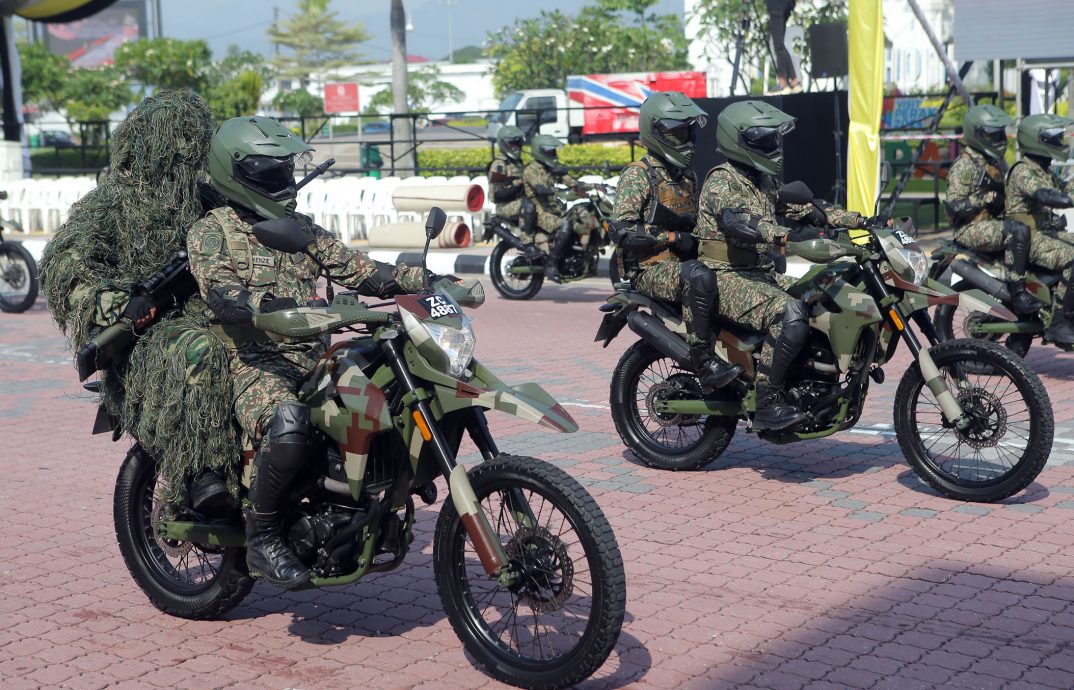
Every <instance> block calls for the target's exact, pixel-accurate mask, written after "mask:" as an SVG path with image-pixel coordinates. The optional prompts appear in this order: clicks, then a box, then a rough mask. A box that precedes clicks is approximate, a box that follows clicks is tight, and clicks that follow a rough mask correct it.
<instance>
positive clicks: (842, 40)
mask: <svg viewBox="0 0 1074 690" xmlns="http://www.w3.org/2000/svg"><path fill="white" fill-rule="evenodd" d="M807 34H808V38H809V59H810V62H811V64H812V68H811V69H810V75H811V76H812V77H813V78H814V79H821V78H824V77H845V76H846V75H847V72H848V71H849V66H848V64H849V63H848V59H847V25H846V22H831V23H829V24H814V25H813V26H811V27H809V29H808V31H807Z"/></svg>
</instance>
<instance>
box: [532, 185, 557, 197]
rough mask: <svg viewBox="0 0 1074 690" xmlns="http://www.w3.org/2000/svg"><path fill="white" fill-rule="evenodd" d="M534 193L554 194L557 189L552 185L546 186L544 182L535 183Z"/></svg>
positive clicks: (546, 195)
mask: <svg viewBox="0 0 1074 690" xmlns="http://www.w3.org/2000/svg"><path fill="white" fill-rule="evenodd" d="M533 193H534V194H536V195H537V196H542V197H548V196H554V195H555V193H556V191H555V190H554V189H552V188H551V187H546V186H545V185H543V184H535V185H533Z"/></svg>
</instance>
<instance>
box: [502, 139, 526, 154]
mask: <svg viewBox="0 0 1074 690" xmlns="http://www.w3.org/2000/svg"><path fill="white" fill-rule="evenodd" d="M522 141H523V139H522V137H504V139H503V141H501V142H500V148H501V149H503V150H504V152H505V153H507V152H510V153H518V152H520V151H521V150H522Z"/></svg>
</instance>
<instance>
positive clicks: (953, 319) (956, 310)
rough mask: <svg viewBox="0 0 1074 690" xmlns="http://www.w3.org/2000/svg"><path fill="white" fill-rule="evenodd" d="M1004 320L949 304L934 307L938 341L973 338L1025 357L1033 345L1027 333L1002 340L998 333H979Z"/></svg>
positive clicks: (1009, 336) (1030, 336)
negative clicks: (982, 326)
mask: <svg viewBox="0 0 1074 690" xmlns="http://www.w3.org/2000/svg"><path fill="white" fill-rule="evenodd" d="M1003 321H1004V319H1000V318H998V317H994V316H989V315H988V314H985V313H984V312H979V311H975V310H973V309H967V308H965V307H956V306H954V305H950V304H941V305H940V306H938V307H936V311H935V314H934V319H933V322H934V323H935V325H936V333H937V335H939V336H940V340H941V341H944V340H954V339H955V338H973V339H974V340H982V341H986V342H991V343H997V344H1003V345H1004V346H1006V348H1007V349H1008V350H1010V351H1011V352H1013V353H1014V354H1016V355H1018V356H1019V357H1025V356H1026V353H1027V352H1029V346H1030V345H1032V344H1033V336H1032V335H1030V334H1028V333H1012V334H1010V335H1008V336H1007V337H1006V338H1004V337H1003V336H1002V335H1000V334H998V333H981V332H980V330H979V327H980V326H981V325H983V324H986V323H998V322H1003Z"/></svg>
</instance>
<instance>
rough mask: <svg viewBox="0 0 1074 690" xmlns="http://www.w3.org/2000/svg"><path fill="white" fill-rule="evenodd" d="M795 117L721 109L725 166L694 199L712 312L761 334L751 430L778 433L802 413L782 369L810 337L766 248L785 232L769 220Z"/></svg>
mask: <svg viewBox="0 0 1074 690" xmlns="http://www.w3.org/2000/svg"><path fill="white" fill-rule="evenodd" d="M793 128H794V118H792V117H791V116H790V115H787V114H786V113H784V112H782V111H780V110H778V109H776V108H774V107H773V106H771V105H769V104H767V103H762V102H758V101H741V102H738V103H732V104H731V105H729V106H727V107H726V108H724V110H723V111H722V112H721V113H720V116H719V117H718V118H717V120H716V146H717V148H718V149H719V150H720V152H721V153H723V154H724V156H726V157H727V158H728V162H726V163H724V164H723V165H719V166H717V167H715V168H713V169H712V170H711V171H710V172H709V174H708V177H706V178H705V184H704V185H703V186H702V189H701V196H700V199H699V201H698V218H697V225H696V226H695V228H694V234H695V235H696V236H697V237H698V240H699V243H698V254H699V257H700V259H701V261H703V262H704V263H705V264H706V265H708V266H709V267H711V268H712V269H713V270H714V271H715V273H716V284H717V287H718V289H719V293H720V301H719V304H718V305H717V307H718V309H719V313H720V314H721V315H722V316H724V317H725V318H728V319H731V320H732V321H734V322H736V323H741V324H743V325H746V326H749V327H750V328H753V329H755V330H758V331H762V332H766V333H767V337H766V338H765V341H764V345H763V346H762V348H761V356H760V362H759V366H758V370H757V379H756V387H757V405H756V412H755V414H754V418H753V426H754V429H757V430H759V431H760V430H779V429H786V428H789V427H792V426H794V425H795V424H798V423H799V422H801V421H803V420H804V419H805V418H806V415H805V414H804V413H802V412H801V411H800V410H798V409H797V408H795V407H794V406H793V405H791V404H790V403H788V401H787V398H786V391H785V389H784V382H785V380H786V375H787V371H788V370H789V369H790V366H791V364H792V363H793V362H794V359H795V357H796V356H797V355H798V352H799V351H801V349H802V347H803V346H804V345H805V341H806V337H807V336H808V334H809V321H808V310H807V309H806V306H805V304H804V303H803V302H801V301H800V300H797V299H795V298H793V297H791V296H790V295H788V294H787V293H786V292H784V291H783V289H782V288H781V287H780V283H779V280H778V278H780V277H782V276H779V275H778V274H777V273H775V271H774V268H773V264H772V260H771V259H770V258H769V256H768V253H769V251H770V250H772V249H778V250H780V251H782V248H783V246H784V245H785V244H786V240H787V229H786V228H784V227H782V226H780V225H778V224H777V223H776V192H777V188H776V183H775V180H774V176H777V175H779V173H780V170H781V169H782V167H783V135H784V134H786V133H787V132H790V131H791V130H792V129H793Z"/></svg>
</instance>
